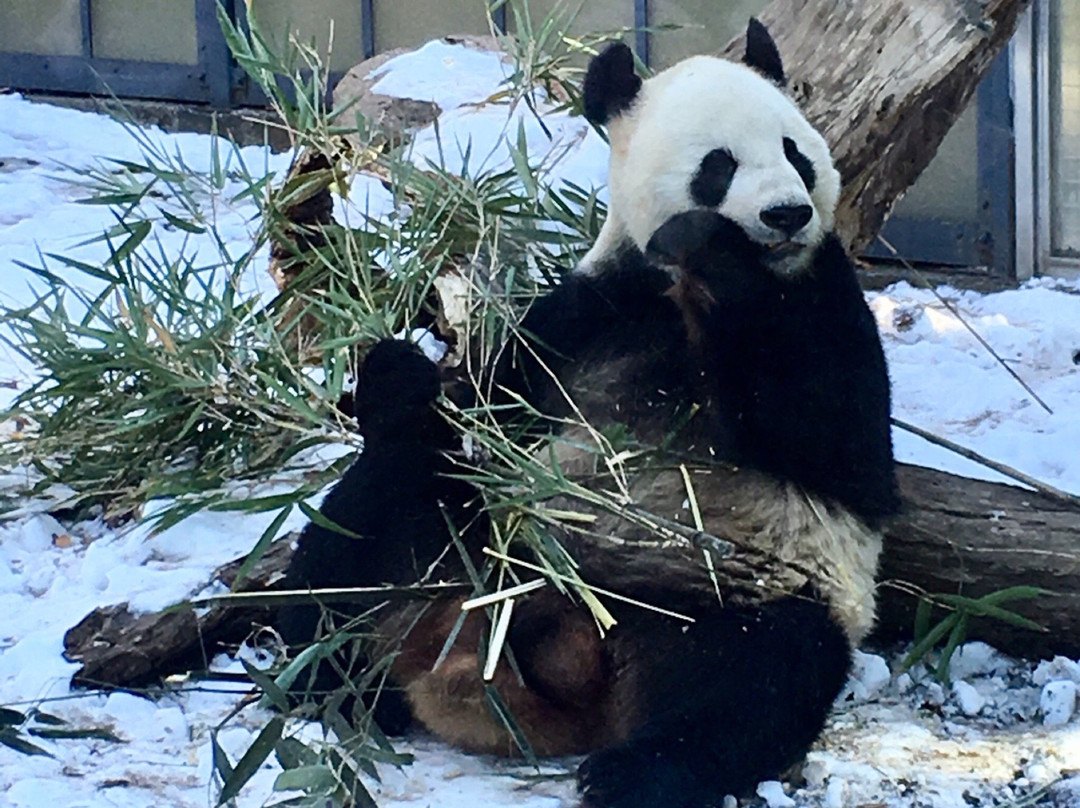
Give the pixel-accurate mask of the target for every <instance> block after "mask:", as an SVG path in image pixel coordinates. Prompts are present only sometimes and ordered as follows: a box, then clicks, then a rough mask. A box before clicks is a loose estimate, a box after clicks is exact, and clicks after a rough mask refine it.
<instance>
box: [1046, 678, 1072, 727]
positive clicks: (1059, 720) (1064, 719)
mask: <svg viewBox="0 0 1080 808" xmlns="http://www.w3.org/2000/svg"><path fill="white" fill-rule="evenodd" d="M1039 709H1040V710H1042V714H1043V724H1044V725H1045V726H1048V727H1059V726H1061V725H1062V724H1067V723H1068V722H1069V720H1070V719H1071V718H1072V715H1073V711H1074V710H1075V709H1076V682H1072V681H1070V680H1068V679H1057V680H1055V681H1053V682H1047V683H1046V684H1045V685H1044V686H1043V689H1042V695H1040V696H1039Z"/></svg>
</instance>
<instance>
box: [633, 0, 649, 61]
mask: <svg viewBox="0 0 1080 808" xmlns="http://www.w3.org/2000/svg"><path fill="white" fill-rule="evenodd" d="M648 25H649V0H634V27H635V28H636V29H637V32H636V34H635V37H634V48H635V49H636V50H637V55H638V58H639V59H640V60H641V61H642V62H643V63H644V64H645V65H646V66H648V64H649V32H648V31H646V30H645V28H647V27H648Z"/></svg>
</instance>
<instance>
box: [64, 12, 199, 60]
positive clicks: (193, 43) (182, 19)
mask: <svg viewBox="0 0 1080 808" xmlns="http://www.w3.org/2000/svg"><path fill="white" fill-rule="evenodd" d="M76 5H78V3H77V2H76ZM90 19H91V20H92V22H93V25H92V29H93V37H94V56H95V57H97V58H101V59H133V60H135V61H139V62H168V63H170V64H180V65H193V64H197V63H198V61H199V37H198V32H197V30H196V27H195V0H92V2H91V4H90Z"/></svg>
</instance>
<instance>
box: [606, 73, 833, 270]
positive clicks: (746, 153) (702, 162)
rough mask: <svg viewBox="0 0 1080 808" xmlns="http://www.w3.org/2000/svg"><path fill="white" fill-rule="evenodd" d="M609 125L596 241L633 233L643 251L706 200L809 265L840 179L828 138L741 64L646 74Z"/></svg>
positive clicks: (790, 261)
mask: <svg viewBox="0 0 1080 808" xmlns="http://www.w3.org/2000/svg"><path fill="white" fill-rule="evenodd" d="M608 133H609V138H610V141H611V167H610V174H609V182H610V189H611V208H610V210H609V217H610V221H609V223H608V224H609V225H610V227H609V226H608V225H605V229H606V230H609V231H610V232H609V233H607V234H606V238H605V234H602V238H601V239H600V241H599V242H598V244H597V248H600V249H606V247H608V246H611V245H612V244H613V243H614V242H616V241H620V240H622V239H623V238H626V237H629V238H630V239H632V240H633V242H634V243H635V244H636V245H637V247H638V248H639V249H642V250H644V249H645V246H646V244H647V243H648V241H649V238H650V236H652V234H653V233H654V232H655V231H656V230H657V228H659V227H660V226H661V225H662V224H664V222H666V221H667V220H668V219H669V218H670V217H672V216H673V215H675V214H677V213H681V212H684V211H687V210H691V209H694V208H710V209H714V210H716V211H717V212H719V213H720V214H721V215H723V216H725V217H727V218H729V219H731V220H732V221H734V222H736V223H737V224H738V225H739V226H740V227H742V229H743V230H744V231H745V232H746V233H747V235H748V236H749V237H750V238H751V239H752V240H753V241H755V242H757V243H758V244H760V245H762V246H764V247H765V248H766V252H765V255H766V260H767V262H768V263H769V265H770V266H771V267H772V268H773V269H774V270H775V271H777V272H781V273H789V272H797V271H798V270H799V269H801V268H802V267H804V266H806V265H807V263H808V261H809V258H810V255H811V253H812V252H813V250H812V248H813V247H814V246H816V245H817V244H818V243H819V242H820V241H821V239H822V238H823V237H824V236H825V234H827V233H828V232H829V231H830V230H831V228H832V226H833V214H834V211H835V208H836V203H837V200H838V198H839V195H840V176H839V173H838V172H837V171H836V169H835V168H834V167H833V164H832V159H831V157H830V154H829V149H828V146H827V145H826V143H825V140H824V138H823V137H822V136H821V135H820V134H818V132H817V131H816V130H815V129H814V128H813V127H812V126H811V125H810V124H809V122H807V120H806V119H805V118H804V117H803V115H802V113H801V112H800V111H799V109H798V107H797V106H796V105H795V103H794V102H793V101H792V100H791V99H790V98H789V97H788V96H787V95H786V94H785V93H784V92H783V91H782V90H781V89H780V88H779V87H777V86H776V85H775V84H773V83H772V82H771V81H769V80H768V79H766V78H764V77H763V76H761V75H759V74H758V73H757V72H755V71H754V70H751V69H750V68H748V67H746V66H744V65H741V64H737V63H734V62H729V61H726V60H724V59H718V58H714V57H709V56H695V57H692V58H690V59H686V60H685V61H682V62H680V63H678V64H677V65H675V66H673V67H671V68H669V69H668V70H665V71H663V72H662V73H659V74H658V75H656V76H655V77H653V78H651V79H648V80H647V81H645V82H644V83H643V85H642V86H641V91H640V93H638V94H637V96H636V97H635V98H634V101H633V103H632V105H630V106H629V108H628V109H626V110H625V111H623V112H622V114H619V115H617V116H615V117H613V118H612V119H611V120H610V121H609V122H608ZM605 242H607V243H606V244H605ZM586 264H587V261H586ZM585 269H586V271H588V266H586V267H585Z"/></svg>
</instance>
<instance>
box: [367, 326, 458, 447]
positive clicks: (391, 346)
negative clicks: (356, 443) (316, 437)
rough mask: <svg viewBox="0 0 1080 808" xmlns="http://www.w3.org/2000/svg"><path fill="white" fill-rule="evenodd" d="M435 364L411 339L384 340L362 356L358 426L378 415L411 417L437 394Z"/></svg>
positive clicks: (438, 385) (427, 404)
mask: <svg viewBox="0 0 1080 808" xmlns="http://www.w3.org/2000/svg"><path fill="white" fill-rule="evenodd" d="M441 387H442V384H441V380H440V378H439V368H438V366H437V365H436V364H435V363H434V362H432V361H431V360H430V359H428V358H427V357H426V356H424V354H423V352H422V351H421V350H420V349H419V348H417V347H416V345H414V344H413V343H411V342H407V341H405V340H399V339H384V340H382V341H381V342H379V343H377V344H376V345H375V347H373V348H372V349H371V350H370V351H368V354H367V356H366V357H365V358H364V364H363V365H362V366H361V368H360V378H359V380H358V382H357V384H356V398H355V405H354V411H355V414H356V418H357V420H358V421H359V422H360V424H361V426H363V425H364V424H365V423H367V422H370V421H371V420H372V419H373V418H377V417H378V416H404V417H414V416H415V413H417V412H418V411H420V410H423V409H425V408H427V407H430V405H431V404H433V403H434V402H435V399H437V398H438V397H439V392H440V390H441Z"/></svg>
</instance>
